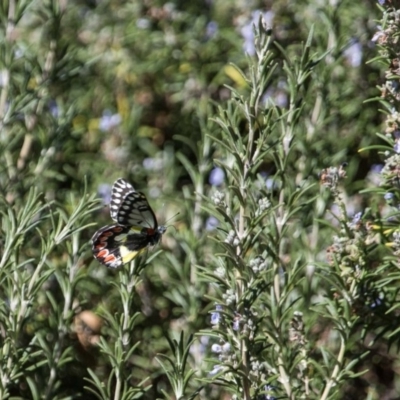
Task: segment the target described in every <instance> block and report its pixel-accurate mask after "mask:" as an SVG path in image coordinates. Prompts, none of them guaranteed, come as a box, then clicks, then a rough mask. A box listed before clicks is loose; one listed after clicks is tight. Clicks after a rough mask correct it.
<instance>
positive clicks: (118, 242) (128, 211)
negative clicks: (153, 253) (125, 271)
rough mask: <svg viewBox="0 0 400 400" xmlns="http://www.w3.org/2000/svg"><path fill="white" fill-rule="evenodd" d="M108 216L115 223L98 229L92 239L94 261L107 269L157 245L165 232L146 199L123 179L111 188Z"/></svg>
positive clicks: (119, 264) (115, 266)
mask: <svg viewBox="0 0 400 400" xmlns="http://www.w3.org/2000/svg"><path fill="white" fill-rule="evenodd" d="M110 214H111V218H112V219H113V220H114V221H115V222H116V224H113V225H107V226H104V227H103V228H100V229H99V230H98V231H97V232H96V233H95V234H94V235H93V237H92V251H93V256H94V258H95V259H96V260H97V261H99V262H100V263H102V264H104V265H105V266H107V267H109V268H118V267H120V266H122V265H124V264H126V263H128V262H129V261H132V260H133V259H134V258H135V257H136V256H137V255H138V254H140V253H141V252H143V251H144V250H146V249H147V248H148V247H149V246H154V245H156V244H157V243H159V242H160V240H161V237H162V235H163V233H164V232H165V231H166V227H165V226H163V225H160V226H159V225H158V223H157V219H156V216H155V214H154V211H153V210H152V209H151V207H150V205H149V203H148V202H147V199H146V196H145V195H144V194H143V193H140V192H137V191H136V190H135V189H134V188H133V186H132V185H131V184H130V183H128V182H127V181H126V180H125V179H122V178H119V179H117V180H116V181H115V183H114V185H113V188H112V191H111V202H110Z"/></svg>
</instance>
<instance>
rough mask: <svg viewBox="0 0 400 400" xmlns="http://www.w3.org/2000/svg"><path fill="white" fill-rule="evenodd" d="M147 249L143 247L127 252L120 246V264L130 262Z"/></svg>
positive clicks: (126, 249) (124, 247)
mask: <svg viewBox="0 0 400 400" xmlns="http://www.w3.org/2000/svg"><path fill="white" fill-rule="evenodd" d="M146 248H147V247H144V248H143V249H140V250H136V251H132V250H129V249H128V248H127V247H126V246H121V247H120V248H119V252H120V254H121V258H122V262H123V263H124V264H126V263H128V262H130V261H132V260H133V259H134V258H135V257H136V256H137V255H139V254H140V253H142V252H143V251H144V250H146Z"/></svg>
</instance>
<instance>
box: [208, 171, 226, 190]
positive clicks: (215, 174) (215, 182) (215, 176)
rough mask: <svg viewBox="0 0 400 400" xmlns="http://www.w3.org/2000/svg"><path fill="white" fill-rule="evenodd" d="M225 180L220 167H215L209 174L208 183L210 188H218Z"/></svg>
mask: <svg viewBox="0 0 400 400" xmlns="http://www.w3.org/2000/svg"><path fill="white" fill-rule="evenodd" d="M224 180H225V172H224V170H223V169H222V168H220V167H215V168H214V169H213V170H212V171H211V172H210V177H209V178H208V181H209V182H210V185H212V186H220V185H222V184H223V183H224Z"/></svg>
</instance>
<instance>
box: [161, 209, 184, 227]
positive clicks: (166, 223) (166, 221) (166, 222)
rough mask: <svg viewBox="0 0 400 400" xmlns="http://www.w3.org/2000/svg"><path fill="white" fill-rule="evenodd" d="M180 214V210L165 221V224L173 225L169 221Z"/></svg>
mask: <svg viewBox="0 0 400 400" xmlns="http://www.w3.org/2000/svg"><path fill="white" fill-rule="evenodd" d="M179 214H180V212H179V211H178V212H177V213H176V214H175V215H173V216H172V217H171V218H168V219H167V220H166V221H165V226H173V225H167V222H169V221H171V220H172V219H174V218H175V217H176V216H177V215H179Z"/></svg>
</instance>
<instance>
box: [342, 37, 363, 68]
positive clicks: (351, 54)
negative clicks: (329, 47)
mask: <svg viewBox="0 0 400 400" xmlns="http://www.w3.org/2000/svg"><path fill="white" fill-rule="evenodd" d="M344 56H345V57H346V59H347V61H348V62H349V64H350V65H351V66H352V67H359V66H360V65H361V61H362V56H363V53H362V46H361V44H360V42H359V41H358V40H356V39H355V40H353V42H352V44H351V45H350V46H349V47H347V49H346V50H345V51H344Z"/></svg>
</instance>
